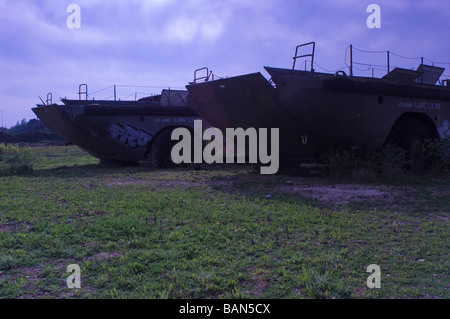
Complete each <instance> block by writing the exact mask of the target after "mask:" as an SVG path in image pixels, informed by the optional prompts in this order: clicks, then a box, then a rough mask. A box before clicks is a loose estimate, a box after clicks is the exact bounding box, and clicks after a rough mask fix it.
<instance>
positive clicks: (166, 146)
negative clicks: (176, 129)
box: [147, 129, 177, 168]
mask: <svg viewBox="0 0 450 319" xmlns="http://www.w3.org/2000/svg"><path fill="white" fill-rule="evenodd" d="M172 131H173V129H166V130H164V131H162V132H161V133H159V134H158V135H156V137H155V138H154V139H153V141H152V143H151V147H150V151H149V153H148V155H147V156H148V158H149V160H150V162H151V166H152V167H153V168H169V167H174V166H175V164H174V163H173V162H172V157H171V152H172V148H173V146H174V145H175V144H176V143H177V141H172V139H171V137H172Z"/></svg>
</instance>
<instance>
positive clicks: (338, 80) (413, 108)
mask: <svg viewBox="0 0 450 319" xmlns="http://www.w3.org/2000/svg"><path fill="white" fill-rule="evenodd" d="M305 48H311V53H309V51H308V54H300V53H299V51H300V50H303V51H304V50H305ZM350 48H351V46H350ZM314 52H315V43H314V42H310V43H306V44H302V45H299V46H297V48H296V52H295V56H294V58H293V59H294V65H293V67H292V69H282V68H273V67H265V70H266V71H267V72H268V73H269V74H270V76H271V79H270V80H267V79H266V78H265V77H264V76H263V75H262V74H261V73H259V72H258V73H252V74H246V75H241V76H235V77H229V78H220V79H212V78H211V77H209V76H207V77H206V79H204V81H201V82H199V81H194V82H191V83H190V84H189V85H187V86H186V87H187V89H188V91H189V93H190V95H191V96H192V99H193V101H194V103H193V106H192V108H193V109H194V110H195V111H196V112H197V113H198V114H199V115H200V116H201V117H202V118H204V119H206V120H207V121H208V122H209V123H211V125H213V126H215V127H218V128H219V129H221V130H225V129H226V128H235V127H242V128H244V129H245V128H251V127H253V128H256V129H258V128H274V127H276V128H279V129H280V141H279V143H280V145H279V146H280V160H281V161H283V160H284V161H287V162H289V161H293V162H295V163H298V162H311V161H316V160H317V159H319V158H320V156H321V155H322V154H324V153H326V152H329V151H330V150H331V148H333V149H335V148H344V149H356V150H358V151H359V152H360V153H362V154H364V153H367V152H369V151H371V150H374V149H376V148H377V147H381V146H382V145H384V144H385V143H391V144H394V145H397V146H399V147H402V148H404V149H407V150H408V149H409V148H410V147H411V145H413V142H414V141H415V140H416V139H434V138H436V139H437V138H441V139H444V138H446V137H449V136H450V125H449V122H450V85H449V83H450V82H449V80H448V79H447V80H442V81H440V78H441V76H442V74H443V72H444V70H445V68H440V67H435V66H432V65H426V64H424V63H423V61H424V59H423V58H422V61H421V62H422V63H421V64H420V66H419V68H418V69H417V70H409V69H403V68H397V67H396V68H393V69H392V70H391V68H389V66H388V70H389V72H388V73H387V74H386V75H385V76H383V77H382V78H374V77H361V76H354V75H353V61H350V66H349V70H350V71H349V74H348V75H347V74H346V72H344V71H338V72H336V73H320V72H316V71H315V70H314ZM388 54H389V52H388ZM388 57H389V55H388ZM301 58H309V59H310V62H311V69H310V70H298V69H296V68H295V66H296V61H297V59H301ZM308 62H309V61H308ZM305 66H306V64H305ZM305 69H306V67H305Z"/></svg>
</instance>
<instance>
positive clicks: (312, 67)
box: [292, 42, 316, 72]
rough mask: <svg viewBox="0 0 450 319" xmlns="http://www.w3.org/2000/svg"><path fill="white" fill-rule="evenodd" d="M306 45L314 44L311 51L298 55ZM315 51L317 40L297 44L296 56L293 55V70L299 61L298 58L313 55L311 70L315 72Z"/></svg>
mask: <svg viewBox="0 0 450 319" xmlns="http://www.w3.org/2000/svg"><path fill="white" fill-rule="evenodd" d="M305 46H312V51H311V53H310V54H302V55H298V50H299V49H300V48H302V47H305ZM315 51H316V43H315V42H308V43H304V44H300V45H297V47H296V48H295V56H294V57H293V59H294V64H293V65H292V70H295V64H296V63H297V59H301V58H306V57H311V72H314V53H315Z"/></svg>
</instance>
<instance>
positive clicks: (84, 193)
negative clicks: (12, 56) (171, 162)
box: [0, 146, 450, 299]
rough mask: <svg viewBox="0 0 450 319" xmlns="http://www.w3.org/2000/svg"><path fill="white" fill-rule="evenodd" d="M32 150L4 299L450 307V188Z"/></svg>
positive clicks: (7, 198) (7, 247)
mask: <svg viewBox="0 0 450 319" xmlns="http://www.w3.org/2000/svg"><path fill="white" fill-rule="evenodd" d="M23 151H26V153H27V156H29V157H30V158H31V159H32V162H33V171H32V172H27V173H26V174H24V175H20V174H9V176H3V177H0V297H1V298H139V299H140V298H163V299H164V298H165V299H167V298H169V299H172V298H274V299H279V298H440V299H443V298H450V290H449V289H450V273H449V268H450V267H449V266H450V265H449V260H450V258H449V256H450V240H449V239H450V238H449V218H450V179H449V177H448V176H439V177H433V176H404V177H401V178H399V179H396V180H395V181H391V182H390V183H386V182H373V183H366V184H358V183H355V182H351V181H348V180H346V179H339V180H338V179H333V178H330V177H302V176H295V175H284V174H281V175H275V176H261V175H259V174H258V173H257V172H256V171H254V170H252V169H251V168H249V167H246V166H227V167H215V168H206V169H205V170H194V169H187V168H184V169H181V168H180V169H170V170H152V169H150V168H146V167H108V166H106V167H105V166H101V165H99V161H98V160H97V159H96V158H94V157H91V156H90V155H88V154H86V153H84V152H83V151H81V150H80V149H78V148H77V147H75V146H66V147H33V148H28V149H26V150H21V151H20V152H23ZM5 156H7V155H5ZM2 162H3V163H4V162H5V158H3V161H2ZM2 162H0V165H5V164H2ZM70 264H78V265H79V266H80V268H81V289H69V288H67V284H66V279H67V277H68V276H69V275H70V274H69V273H67V266H68V265H70ZM371 264H377V265H379V266H380V268H381V288H380V289H369V288H368V287H367V278H368V277H369V275H370V273H368V272H366V270H367V267H368V266H369V265H371Z"/></svg>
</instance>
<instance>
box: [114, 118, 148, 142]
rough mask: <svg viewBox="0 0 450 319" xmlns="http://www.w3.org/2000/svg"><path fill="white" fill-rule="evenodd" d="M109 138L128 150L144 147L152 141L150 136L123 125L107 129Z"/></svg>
mask: <svg viewBox="0 0 450 319" xmlns="http://www.w3.org/2000/svg"><path fill="white" fill-rule="evenodd" d="M109 136H110V137H111V138H112V139H113V140H115V141H117V142H119V143H120V144H124V145H126V146H128V147H129V148H139V147H146V146H147V144H148V143H149V142H150V140H151V139H152V137H153V136H152V135H151V134H149V133H147V132H145V131H143V130H139V129H137V128H135V127H133V126H131V125H123V124H117V123H116V124H112V125H111V126H110V127H109Z"/></svg>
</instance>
